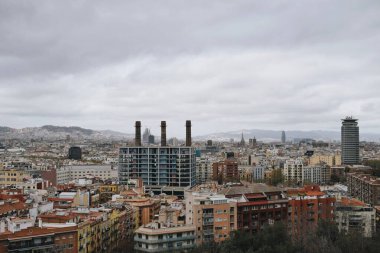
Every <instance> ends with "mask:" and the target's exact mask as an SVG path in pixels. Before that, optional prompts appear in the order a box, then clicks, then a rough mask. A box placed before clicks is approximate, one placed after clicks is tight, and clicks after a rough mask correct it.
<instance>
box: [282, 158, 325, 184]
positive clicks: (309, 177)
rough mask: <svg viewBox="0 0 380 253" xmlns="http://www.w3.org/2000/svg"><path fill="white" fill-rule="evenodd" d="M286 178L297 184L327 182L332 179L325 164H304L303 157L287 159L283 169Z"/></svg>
mask: <svg viewBox="0 0 380 253" xmlns="http://www.w3.org/2000/svg"><path fill="white" fill-rule="evenodd" d="M283 175H284V180H285V181H286V182H292V183H295V184H304V183H315V184H325V183H327V182H328V181H329V179H330V171H329V169H328V167H327V166H325V165H311V166H304V164H303V160H302V159H295V160H287V161H286V162H285V164H284V169H283Z"/></svg>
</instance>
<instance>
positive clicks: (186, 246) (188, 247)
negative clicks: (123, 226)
mask: <svg viewBox="0 0 380 253" xmlns="http://www.w3.org/2000/svg"><path fill="white" fill-rule="evenodd" d="M194 247H195V244H191V245H182V246H180V247H161V248H155V249H147V248H143V247H139V246H138V245H135V247H134V249H135V250H137V251H139V252H152V253H155V252H172V251H184V250H186V249H191V248H194Z"/></svg>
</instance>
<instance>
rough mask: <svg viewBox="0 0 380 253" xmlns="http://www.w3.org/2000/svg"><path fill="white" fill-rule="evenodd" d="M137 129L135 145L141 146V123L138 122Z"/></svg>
mask: <svg viewBox="0 0 380 253" xmlns="http://www.w3.org/2000/svg"><path fill="white" fill-rule="evenodd" d="M135 128H136V130H135V145H136V146H141V121H136V124H135Z"/></svg>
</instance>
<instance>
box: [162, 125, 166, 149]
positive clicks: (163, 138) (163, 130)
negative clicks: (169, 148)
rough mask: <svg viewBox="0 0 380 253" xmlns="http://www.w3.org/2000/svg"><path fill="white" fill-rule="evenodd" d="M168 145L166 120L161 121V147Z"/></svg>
mask: <svg viewBox="0 0 380 253" xmlns="http://www.w3.org/2000/svg"><path fill="white" fill-rule="evenodd" d="M165 146H166V121H161V147H165Z"/></svg>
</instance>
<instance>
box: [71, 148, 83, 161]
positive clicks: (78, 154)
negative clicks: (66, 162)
mask: <svg viewBox="0 0 380 253" xmlns="http://www.w3.org/2000/svg"><path fill="white" fill-rule="evenodd" d="M69 159H73V160H81V159H82V149H81V148H80V147H70V148H69Z"/></svg>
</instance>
